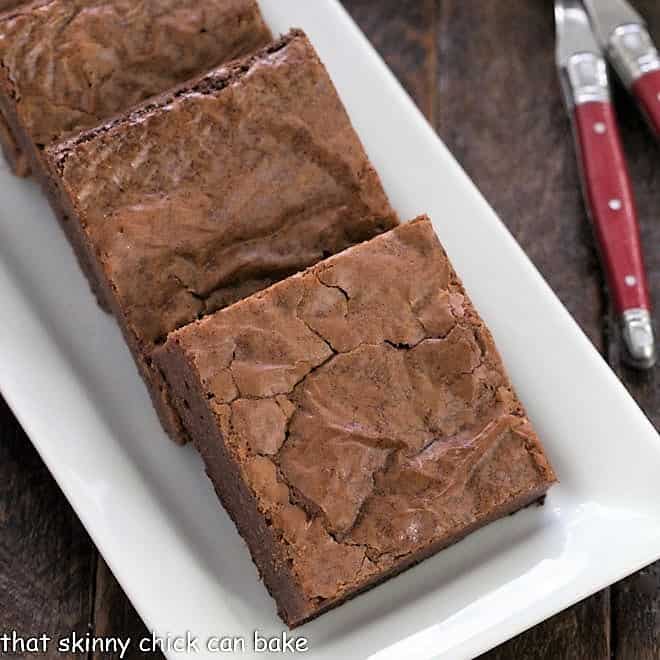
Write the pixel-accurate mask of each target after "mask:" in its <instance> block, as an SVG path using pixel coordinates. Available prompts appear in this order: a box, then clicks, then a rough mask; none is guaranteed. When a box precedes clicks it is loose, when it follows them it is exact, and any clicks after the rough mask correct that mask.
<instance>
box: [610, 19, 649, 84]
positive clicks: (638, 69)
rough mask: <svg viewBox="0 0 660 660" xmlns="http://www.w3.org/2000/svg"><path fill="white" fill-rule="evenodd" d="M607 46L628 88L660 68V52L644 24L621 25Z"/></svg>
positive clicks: (616, 69)
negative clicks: (659, 52)
mask: <svg viewBox="0 0 660 660" xmlns="http://www.w3.org/2000/svg"><path fill="white" fill-rule="evenodd" d="M606 47H607V53H608V55H609V57H610V61H611V62H612V66H613V67H614V69H615V71H616V72H617V74H618V75H619V77H620V78H621V80H622V81H623V83H624V85H626V87H627V88H628V89H631V88H632V86H633V85H634V84H635V82H636V81H637V80H639V79H640V78H641V77H642V76H645V75H646V74H647V73H651V72H652V71H659V70H660V54H658V50H657V48H656V47H655V45H654V44H653V41H652V39H651V36H650V35H649V32H648V30H647V29H646V27H645V26H644V25H641V24H639V23H629V24H627V25H620V26H619V27H617V28H616V29H615V30H614V31H613V32H612V34H611V35H610V38H609V42H608V43H607V45H606Z"/></svg>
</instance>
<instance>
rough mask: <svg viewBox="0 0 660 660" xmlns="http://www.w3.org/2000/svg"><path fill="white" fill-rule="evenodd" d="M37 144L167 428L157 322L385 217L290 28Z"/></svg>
mask: <svg viewBox="0 0 660 660" xmlns="http://www.w3.org/2000/svg"><path fill="white" fill-rule="evenodd" d="M46 154H47V157H48V160H49V164H50V168H51V172H52V182H53V197H54V198H56V199H57V200H58V202H57V203H58V205H59V206H60V207H61V208H62V209H64V214H65V215H67V216H68V217H69V218H70V219H69V220H68V225H69V232H70V235H71V238H72V241H73V242H74V244H75V245H76V246H77V248H78V253H79V256H80V261H81V262H83V263H87V264H89V267H88V271H90V272H91V276H90V279H91V281H92V286H93V287H95V288H96V289H97V291H100V292H101V297H102V298H103V299H104V300H105V301H106V302H107V305H108V306H109V307H110V308H112V310H113V311H114V312H115V314H116V315H117V317H118V319H119V321H120V324H121V325H122V327H123V329H124V332H125V334H126V337H127V339H128V342H129V344H130V345H131V347H132V348H133V351H134V353H135V355H136V358H137V361H138V364H139V365H141V370H142V373H143V375H144V376H145V379H146V380H147V383H148V384H149V385H150V387H151V392H152V395H153V397H154V401H155V402H156V406H157V408H158V409H159V412H160V414H161V418H162V419H163V421H164V424H165V426H166V428H167V429H168V430H169V431H170V433H171V434H172V435H173V436H174V437H180V436H181V428H180V425H179V423H178V421H177V418H176V415H174V414H173V412H172V409H171V406H170V405H169V403H168V394H167V388H166V386H165V384H164V383H163V382H162V380H161V379H160V376H159V374H158V372H157V371H156V370H154V369H152V368H151V365H150V355H151V352H152V351H153V349H154V347H155V346H157V345H158V344H159V343H160V342H161V341H163V340H164V339H165V337H166V336H167V334H168V333H169V332H171V331H172V330H174V329H176V328H178V327H181V326H183V325H185V324H187V323H190V322H191V321H194V320H196V319H197V318H200V317H201V316H203V315H205V314H208V313H210V312H213V311H215V310H217V309H220V308H222V307H224V306H226V305H228V304H231V303H233V302H235V301H236V300H239V299H241V298H244V297H246V296H248V295H250V294H252V293H253V292H255V291H258V290H260V289H263V288H265V287H267V286H269V285H270V284H272V283H274V282H276V281H278V280H280V279H282V278H284V277H287V276H288V275H290V274H292V273H295V272H297V271H299V270H302V269H303V268H305V267H307V266H309V265H311V264H314V263H316V262H318V261H320V260H321V259H323V258H324V257H325V256H328V255H331V254H335V253H337V252H339V251H341V250H343V249H344V248H346V247H348V246H350V245H353V244H355V243H359V242H361V241H364V240H367V239H369V238H371V237H373V236H375V235H376V234H379V233H381V232H382V231H385V230H387V229H389V228H391V227H392V226H394V225H396V223H397V219H396V214H395V213H394V211H393V210H392V208H391V207H390V205H389V202H388V200H387V198H386V196H385V193H384V192H383V188H382V186H381V184H380V180H379V178H378V175H377V174H376V172H375V171H374V169H373V168H372V167H371V165H370V164H369V161H368V158H367V156H366V154H365V152H364V149H363V148H362V145H361V143H360V141H359V139H358V137H357V135H356V134H355V132H354V130H353V128H352V126H351V124H350V121H349V118H348V116H347V115H346V112H345V110H344V108H343V106H342V104H341V101H340V100H339V97H338V96H337V93H336V91H335V89H334V87H333V85H332V82H331V81H330V78H329V77H328V74H327V73H326V71H325V68H324V67H323V65H322V64H321V62H320V61H319V59H318V57H317V55H316V53H315V52H314V49H313V48H312V46H311V44H310V43H309V41H308V40H307V38H306V37H305V35H304V34H303V33H302V32H300V31H293V32H291V33H290V34H289V35H287V36H286V37H283V38H282V39H280V40H279V41H277V42H275V43H273V44H271V45H270V46H268V47H267V48H266V49H264V50H262V51H260V52H259V53H257V54H256V55H254V56H252V57H250V58H247V59H244V60H238V61H236V62H234V63H231V64H230V65H227V66H225V67H222V68H220V69H217V70H215V71H212V72H211V73H209V74H207V75H205V76H203V77H201V78H199V79H198V80H196V81H193V82H191V83H189V84H186V85H185V86H183V87H181V88H179V89H178V90H176V91H174V92H172V93H170V94H167V95H164V96H162V97H160V98H158V99H156V100H152V101H150V102H148V103H147V104H146V105H144V106H142V107H140V108H138V109H136V110H135V111H133V112H131V113H129V114H128V115H126V116H124V117H122V118H119V119H117V120H113V121H110V122H109V123H107V124H105V125H103V126H101V127H98V128H95V129H92V130H90V131H89V132H86V133H82V134H81V135H80V136H77V137H75V138H72V139H71V140H68V141H64V142H62V143H59V144H58V145H55V146H54V147H52V148H49V149H47V150H46Z"/></svg>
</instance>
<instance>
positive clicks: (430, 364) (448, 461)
mask: <svg viewBox="0 0 660 660" xmlns="http://www.w3.org/2000/svg"><path fill="white" fill-rule="evenodd" d="M156 362H157V364H158V365H159V367H160V368H161V369H162V371H163V372H164V374H165V377H166V379H167V380H168V382H170V383H171V385H172V388H173V391H174V392H175V396H176V399H175V401H176V405H177V407H178V409H179V410H180V413H181V415H182V417H183V420H184V423H185V425H186V427H187V428H188V430H189V432H190V434H191V436H192V437H193V438H194V440H195V443H196V444H197V446H198V448H199V450H200V452H201V454H202V456H203V457H204V460H205V463H206V466H207V472H208V474H209V476H210V478H211V480H212V481H213V483H214V485H215V488H216V491H217V492H218V494H219V496H220V498H221V499H222V501H223V503H224V504H225V507H226V508H227V510H228V511H229V513H230V515H231V516H232V518H233V519H234V521H235V522H236V524H237V526H238V529H239V531H240V532H241V534H242V535H243V536H244V538H245V539H246V541H247V543H248V546H249V548H250V550H251V552H252V555H253V558H254V560H255V563H256V564H257V566H258V568H259V571H260V573H261V575H262V577H263V579H264V581H265V583H266V586H267V587H268V589H269V590H270V592H271V594H272V595H273V596H274V598H275V599H276V601H277V604H278V609H279V612H280V614H281V616H282V618H283V619H284V620H285V621H286V622H287V623H288V624H289V625H290V626H296V625H299V624H301V623H303V622H305V621H306V620H308V619H310V618H313V617H314V616H316V615H318V614H319V613H321V612H323V611H325V610H327V609H329V608H331V607H333V606H336V605H337V604H339V603H341V602H342V601H343V600H345V599H346V598H349V597H351V596H353V595H355V594H357V593H359V592H360V591H363V590H364V589H366V588H368V587H370V586H372V585H374V584H375V583H377V582H379V581H381V580H383V579H385V578H387V577H389V576H391V575H393V574H395V573H397V572H399V571H401V570H403V569H405V568H406V567H408V566H410V565H411V564H414V563H416V562H418V561H420V560H421V559H424V558H425V557H427V556H429V555H430V554H432V553H434V552H436V551H438V550H439V549H441V548H443V547H445V546H447V545H449V544H451V543H453V542H455V541H457V540H459V539H460V538H462V537H463V536H465V535H466V534H467V533H469V532H471V531H472V530H474V529H476V528H478V527H480V526H482V525H484V524H486V523H487V522H489V521H491V520H493V519H495V518H498V517H501V516H503V515H505V514H507V513H511V512H513V511H515V510H517V509H519V508H521V507H524V506H526V505H528V504H530V503H531V502H534V501H535V500H538V499H539V498H541V497H542V496H543V495H544V493H545V491H546V490H547V489H548V487H549V486H550V485H551V484H552V483H553V482H554V481H555V476H554V473H553V470H552V468H551V466H550V464H549V463H548V461H547V459H546V457H545V455H544V451H543V448H542V446H541V444H540V442H539V440H538V438H537V436H536V434H535V433H534V431H533V429H532V427H531V425H530V423H529V421H528V419H527V418H526V416H525V413H524V410H523V408H522V406H521V404H520V402H519V401H518V399H517V397H516V395H515V393H514V392H513V390H512V387H511V384H510V382H509V380H508V378H507V376H506V373H505V371H504V368H503V366H502V362H501V359H500V356H499V354H498V352H497V350H496V348H495V345H494V343H493V339H492V337H491V335H490V332H489V331H488V329H487V328H486V327H485V325H484V323H483V322H482V320H481V319H480V317H479V316H478V314H477V312H476V311H475V309H474V307H473V306H472V304H471V302H470V300H469V299H468V297H467V295H466V293H465V290H464V289H463V286H462V285H461V282H460V280H459V279H458V277H457V276H456V273H455V272H454V271H453V269H452V267H451V265H450V263H449V261H448V259H447V257H446V255H445V253H444V251H443V250H442V248H441V246H440V244H439V242H438V240H437V238H436V237H435V234H434V232H433V229H432V226H431V223H430V221H429V220H428V219H426V218H422V219H418V220H417V221H414V222H412V223H410V224H406V225H403V226H401V227H399V228H397V229H394V230H393V231H390V232H388V233H386V234H384V235H382V236H380V237H378V238H375V239H373V240H371V241H369V242H367V243H364V244H362V245H359V246H357V247H353V248H351V249H349V250H347V251H345V252H343V253H342V254H339V255H337V256H335V257H332V258H330V259H327V260H326V261H324V262H322V263H320V264H318V265H316V266H314V267H313V268H311V269H309V270H307V271H306V272H304V273H302V274H299V275H295V276H293V277H290V278H289V279H287V280H285V281H284V282H281V283H279V284H276V285H275V286H273V287H271V288H269V289H267V290H266V291H264V292H261V293H258V294H256V295H254V296H252V297H251V298H249V299H247V300H244V301H242V302H240V303H237V304H236V305H233V306H232V307H229V308H227V309H225V310H223V311H221V312H219V313H217V314H215V315H213V316H210V317H207V318H206V319H204V320H202V321H199V322H197V323H194V324H191V325H189V326H187V327H186V328H183V329H181V330H179V331H177V332H174V333H173V334H171V335H170V337H169V339H168V341H167V343H166V344H165V345H164V346H163V347H161V348H160V349H159V350H158V351H157V352H156Z"/></svg>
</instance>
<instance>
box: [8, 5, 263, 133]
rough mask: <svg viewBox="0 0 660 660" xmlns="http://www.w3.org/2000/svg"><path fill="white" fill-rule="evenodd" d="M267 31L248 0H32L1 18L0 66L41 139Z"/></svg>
mask: <svg viewBox="0 0 660 660" xmlns="http://www.w3.org/2000/svg"><path fill="white" fill-rule="evenodd" d="M13 4H18V3H13ZM270 38H271V35H270V31H269V30H268V28H267V27H266V25H265V24H264V22H263V19H262V18H261V14H260V12H259V8H258V6H257V3H256V1H255V0H158V1H157V2H156V1H147V2H145V1H142V2H136V0H40V1H37V2H31V3H22V6H21V7H20V8H17V9H16V10H15V11H13V12H12V13H10V14H7V15H5V16H3V17H0V66H1V67H2V69H3V70H4V72H5V74H6V76H7V78H8V81H9V82H8V84H9V90H10V93H11V94H12V96H13V97H14V98H15V102H16V106H17V112H18V115H19V119H20V121H21V122H22V123H23V124H24V125H25V126H26V128H27V131H28V133H29V135H30V136H31V137H32V139H33V140H34V142H35V143H37V144H40V145H46V144H49V143H50V142H52V141H53V140H56V139H58V138H60V137H61V136H63V135H65V134H67V133H70V132H73V131H80V130H82V129H85V128H88V127H91V126H94V125H96V124H98V123H99V122H100V121H102V120H105V119H107V118H108V117H110V116H112V115H114V114H115V113H117V112H120V111H122V110H124V109H126V108H129V107H131V106H132V105H134V104H136V103H139V102H140V101H142V100H143V99H146V98H147V97H149V96H153V95H154V94H160V93H161V92H164V91H165V90H167V89H169V88H170V87H172V86H174V85H176V84H178V83H181V82H183V81H185V80H187V79H188V78H190V77H192V76H194V75H198V74H200V73H202V72H204V71H206V70H207V69H209V68H211V67H214V66H217V65H219V64H221V63H222V62H225V61H227V60H230V59H233V58H235V57H238V56H241V55H244V54H247V53H250V52H252V51H253V50H255V49H256V48H259V47H261V46H263V45H265V44H266V43H268V41H269V40H270Z"/></svg>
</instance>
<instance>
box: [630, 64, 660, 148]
mask: <svg viewBox="0 0 660 660" xmlns="http://www.w3.org/2000/svg"><path fill="white" fill-rule="evenodd" d="M631 91H632V93H633V95H634V96H635V98H636V99H637V101H638V102H639V104H640V106H641V107H642V110H643V111H644V114H645V115H646V118H647V120H648V122H649V124H650V125H651V128H653V130H654V131H655V134H656V135H657V136H658V137H660V70H657V71H651V72H649V73H645V74H644V75H643V76H641V77H640V78H638V79H637V80H636V81H635V82H634V83H633V84H632V87H631Z"/></svg>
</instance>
